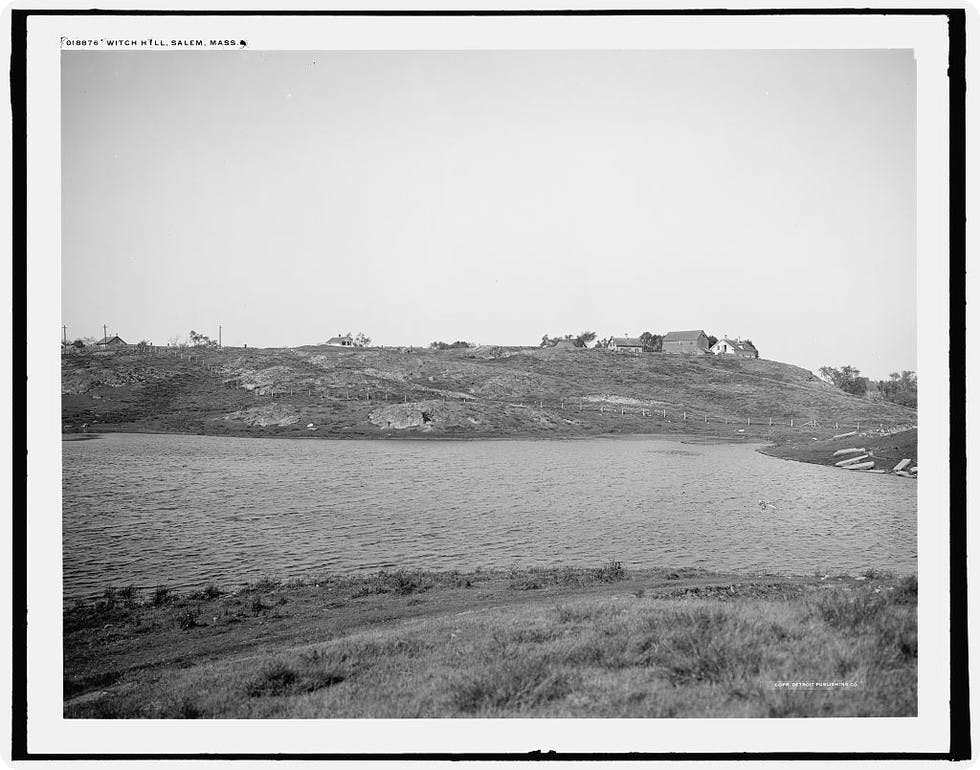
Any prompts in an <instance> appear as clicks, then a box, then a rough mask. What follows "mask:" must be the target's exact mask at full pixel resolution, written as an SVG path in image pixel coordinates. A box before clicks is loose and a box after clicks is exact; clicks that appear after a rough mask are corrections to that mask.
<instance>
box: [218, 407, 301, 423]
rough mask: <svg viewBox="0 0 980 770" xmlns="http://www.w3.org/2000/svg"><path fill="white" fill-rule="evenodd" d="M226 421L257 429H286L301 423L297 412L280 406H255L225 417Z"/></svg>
mask: <svg viewBox="0 0 980 770" xmlns="http://www.w3.org/2000/svg"><path fill="white" fill-rule="evenodd" d="M225 419H226V420H237V421H240V422H243V423H245V424H246V425H249V426H252V427H256V428H268V427H270V426H275V427H279V428H284V427H286V426H287V425H293V424H295V423H297V422H299V415H298V414H297V413H296V410H295V409H293V408H291V407H288V406H282V405H280V404H266V405H265V406H253V407H252V408H251V409H240V410H239V411H237V412H232V413H231V414H226V415H225Z"/></svg>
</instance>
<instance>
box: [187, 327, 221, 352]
mask: <svg viewBox="0 0 980 770" xmlns="http://www.w3.org/2000/svg"><path fill="white" fill-rule="evenodd" d="M188 337H189V339H190V341H191V345H193V346H194V347H196V348H216V347H218V341H217V340H213V339H211V338H210V337H209V336H208V335H206V334H201V333H200V332H196V331H194V330H193V329H191V333H190V334H189V335H188Z"/></svg>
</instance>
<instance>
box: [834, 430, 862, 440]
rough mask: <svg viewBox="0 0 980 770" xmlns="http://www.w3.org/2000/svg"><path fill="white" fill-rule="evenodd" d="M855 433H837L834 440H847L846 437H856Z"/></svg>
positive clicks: (854, 431)
mask: <svg viewBox="0 0 980 770" xmlns="http://www.w3.org/2000/svg"><path fill="white" fill-rule="evenodd" d="M856 435H857V431H856V430H852V431H851V432H850V433H838V434H837V435H836V436H834V438H847V437H848V436H856Z"/></svg>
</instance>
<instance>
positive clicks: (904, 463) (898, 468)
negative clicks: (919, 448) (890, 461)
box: [892, 458, 912, 472]
mask: <svg viewBox="0 0 980 770" xmlns="http://www.w3.org/2000/svg"><path fill="white" fill-rule="evenodd" d="M910 462H912V460H910V459H908V458H906V459H905V460H902V461H901V462H900V463H899V464H898V465H896V466H895V467H894V468H892V470H893V471H896V472H898V471H901V470H904V469H905V466H906V465H908V464H909V463H910Z"/></svg>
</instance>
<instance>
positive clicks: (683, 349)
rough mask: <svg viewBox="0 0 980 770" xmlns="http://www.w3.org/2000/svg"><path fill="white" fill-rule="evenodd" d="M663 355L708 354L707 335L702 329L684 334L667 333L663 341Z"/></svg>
mask: <svg viewBox="0 0 980 770" xmlns="http://www.w3.org/2000/svg"><path fill="white" fill-rule="evenodd" d="M663 352H664V353H689V354H693V355H697V356H703V355H704V354H705V353H707V352H708V335H707V334H705V333H704V330H703V329H694V330H692V331H686V332H667V334H665V335H664V341H663Z"/></svg>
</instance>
